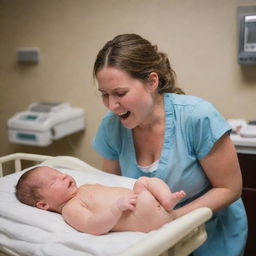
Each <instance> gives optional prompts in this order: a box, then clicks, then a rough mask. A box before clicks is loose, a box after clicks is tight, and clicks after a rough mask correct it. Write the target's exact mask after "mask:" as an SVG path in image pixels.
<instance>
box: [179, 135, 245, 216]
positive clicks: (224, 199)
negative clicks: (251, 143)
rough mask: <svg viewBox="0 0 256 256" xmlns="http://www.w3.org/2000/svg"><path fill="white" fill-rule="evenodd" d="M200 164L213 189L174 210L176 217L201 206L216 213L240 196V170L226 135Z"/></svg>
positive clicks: (233, 148) (232, 147)
mask: <svg viewBox="0 0 256 256" xmlns="http://www.w3.org/2000/svg"><path fill="white" fill-rule="evenodd" d="M200 163H201V165H202V168H203V169H204V171H205V173H206V175H207V177H208V178H209V180H210V182H211V184H212V187H213V188H212V189H211V190H209V191H208V192H207V193H206V194H204V195H203V196H201V197H199V198H197V199H196V200H194V201H193V202H191V203H189V204H187V205H185V206H183V207H181V208H179V209H177V210H175V215H176V217H180V216H182V215H184V214H186V213H187V212H190V211H192V210H194V209H196V208H199V207H203V206H206V207H209V208H210V209H212V211H218V210H220V209H222V208H224V207H226V206H227V205H229V204H230V203H232V202H234V201H235V200H237V199H238V198H239V197H240V196H241V191H242V176H241V170H240V166H239V162H238V159H237V154H236V150H235V147H234V145H233V143H232V141H231V139H230V137H229V135H228V134H225V135H223V136H222V137H221V138H220V139H219V140H218V141H217V142H216V144H215V145H214V147H213V148H212V150H211V152H210V153H209V154H208V155H207V156H206V157H204V158H203V159H201V160H200Z"/></svg>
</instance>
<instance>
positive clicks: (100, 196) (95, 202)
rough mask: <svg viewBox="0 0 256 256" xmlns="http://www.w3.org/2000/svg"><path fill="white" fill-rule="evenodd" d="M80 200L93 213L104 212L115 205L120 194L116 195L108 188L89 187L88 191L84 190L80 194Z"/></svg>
mask: <svg viewBox="0 0 256 256" xmlns="http://www.w3.org/2000/svg"><path fill="white" fill-rule="evenodd" d="M79 196H80V198H81V199H82V200H83V202H84V203H85V204H86V206H87V207H88V208H90V209H91V210H92V211H93V210H95V211H102V210H106V209H108V208H109V207H110V205H112V204H114V203H115V202H116V201H117V199H118V197H119V196H118V194H117V193H114V191H112V190H111V189H108V188H107V187H100V186H98V187H91V188H90V187H89V188H88V189H83V190H82V191H81V192H80V193H79Z"/></svg>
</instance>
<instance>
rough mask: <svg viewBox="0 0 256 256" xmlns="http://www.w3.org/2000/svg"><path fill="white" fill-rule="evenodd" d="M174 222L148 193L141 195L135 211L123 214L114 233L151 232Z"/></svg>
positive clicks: (144, 192)
mask: <svg viewBox="0 0 256 256" xmlns="http://www.w3.org/2000/svg"><path fill="white" fill-rule="evenodd" d="M171 220H172V216H171V214H169V213H168V212H167V211H166V210H165V209H164V208H163V207H162V206H161V205H160V204H159V202H158V201H157V200H156V199H155V198H154V197H153V196H152V194H151V193H150V192H148V191H143V192H142V193H140V194H139V196H138V199H137V204H136V210H135V211H126V212H124V213H123V215H122V217H121V218H120V220H119V222H118V223H117V225H116V226H115V227H114V228H113V231H139V232H150V231H152V230H155V229H158V228H160V227H161V226H163V225H164V224H166V223H168V222H170V221H171Z"/></svg>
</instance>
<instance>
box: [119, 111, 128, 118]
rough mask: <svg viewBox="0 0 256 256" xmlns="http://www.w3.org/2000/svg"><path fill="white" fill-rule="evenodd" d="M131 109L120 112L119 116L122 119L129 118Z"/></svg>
mask: <svg viewBox="0 0 256 256" xmlns="http://www.w3.org/2000/svg"><path fill="white" fill-rule="evenodd" d="M130 113H131V112H130V111H127V112H125V113H120V114H118V116H119V118H120V119H123V120H124V119H126V118H128V116H129V115H130Z"/></svg>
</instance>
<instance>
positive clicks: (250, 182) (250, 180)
mask: <svg viewBox="0 0 256 256" xmlns="http://www.w3.org/2000/svg"><path fill="white" fill-rule="evenodd" d="M238 159H239V163H240V167H241V171H242V176H243V192H242V199H243V202H244V205H245V209H246V213H247V217H248V227H249V232H248V239H247V244H246V249H245V253H244V256H255V255H256V242H255V241H256V154H242V153H238Z"/></svg>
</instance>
